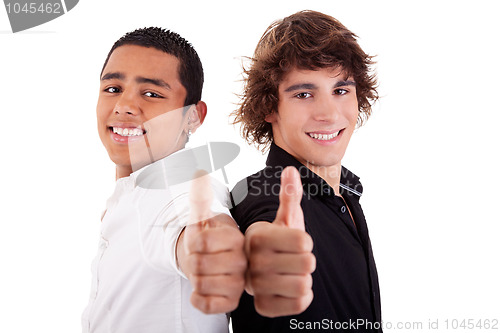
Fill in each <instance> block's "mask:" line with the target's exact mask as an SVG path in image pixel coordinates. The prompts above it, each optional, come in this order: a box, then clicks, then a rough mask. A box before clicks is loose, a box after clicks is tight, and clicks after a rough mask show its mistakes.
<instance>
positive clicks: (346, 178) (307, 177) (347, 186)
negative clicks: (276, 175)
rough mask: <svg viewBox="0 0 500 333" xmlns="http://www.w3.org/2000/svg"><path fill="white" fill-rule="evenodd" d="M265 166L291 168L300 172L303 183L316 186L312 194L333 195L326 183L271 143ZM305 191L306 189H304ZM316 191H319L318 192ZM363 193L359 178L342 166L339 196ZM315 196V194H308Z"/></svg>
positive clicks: (359, 195)
mask: <svg viewBox="0 0 500 333" xmlns="http://www.w3.org/2000/svg"><path fill="white" fill-rule="evenodd" d="M266 165H267V166H268V167H281V168H283V169H284V168H285V167H287V166H293V167H295V168H296V169H297V170H299V172H300V176H301V178H302V182H303V183H309V184H312V185H315V186H317V188H316V190H314V191H313V192H317V194H322V195H325V194H326V195H333V194H334V193H333V189H332V188H331V187H330V185H328V184H327V182H326V181H325V180H324V179H323V178H321V177H320V176H318V175H317V174H315V173H314V172H312V171H311V170H310V169H309V168H307V167H306V166H305V165H303V164H302V163H300V162H299V161H297V159H295V157H293V156H292V155H290V154H289V153H288V152H287V151H285V150H284V149H282V148H281V147H278V146H277V145H276V144H275V143H274V142H273V143H271V149H270V150H269V155H268V156H267V161H266ZM304 189H306V187H304ZM317 189H320V190H319V191H318V190H317ZM362 193H363V186H362V185H361V182H360V181H359V177H358V176H356V175H355V174H354V173H352V172H351V171H349V170H348V169H347V168H345V167H343V166H342V170H341V176H340V194H342V195H344V194H346V195H349V196H351V195H354V196H356V197H358V198H359V197H361V194H362ZM310 194H315V193H310Z"/></svg>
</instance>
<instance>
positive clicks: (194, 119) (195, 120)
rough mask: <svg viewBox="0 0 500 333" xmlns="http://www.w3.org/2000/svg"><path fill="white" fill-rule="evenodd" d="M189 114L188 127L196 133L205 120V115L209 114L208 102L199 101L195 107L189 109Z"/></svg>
mask: <svg viewBox="0 0 500 333" xmlns="http://www.w3.org/2000/svg"><path fill="white" fill-rule="evenodd" d="M188 116H189V117H188V119H189V122H188V127H189V129H190V130H191V133H194V132H195V131H196V130H197V129H198V127H200V126H201V124H203V122H204V121H205V117H206V116H207V104H205V102H203V101H199V102H198V103H196V105H195V106H194V107H191V108H190V109H189V111H188Z"/></svg>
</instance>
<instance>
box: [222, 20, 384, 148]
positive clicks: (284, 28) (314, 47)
mask: <svg viewBox="0 0 500 333" xmlns="http://www.w3.org/2000/svg"><path fill="white" fill-rule="evenodd" d="M356 38H357V36H356V35H355V34H354V33H352V32H351V31H349V30H348V29H347V28H346V27H345V26H343V25H342V24H341V23H340V22H339V21H338V20H336V19H335V18H333V17H331V16H328V15H326V14H323V13H320V12H315V11H310V10H306V11H300V12H298V13H295V14H293V15H290V16H288V17H285V18H284V19H282V20H279V21H276V22H274V23H272V24H271V25H270V26H269V27H268V28H267V30H266V32H264V34H263V35H262V37H261V39H260V41H259V43H258V44H257V47H256V49H255V52H254V56H253V57H252V58H249V59H250V60H251V63H250V67H249V68H248V69H246V68H244V69H243V71H244V81H245V85H244V90H243V94H242V95H241V101H240V103H239V108H238V109H237V110H235V111H234V112H232V114H231V115H232V116H233V117H234V119H233V124H238V123H241V132H242V136H243V138H244V139H245V140H246V141H247V142H248V143H250V144H251V143H253V144H255V145H256V146H257V147H258V148H261V150H262V151H263V152H264V151H266V150H267V148H269V146H270V144H271V142H272V140H273V131H272V127H271V124H270V123H268V122H266V120H265V118H266V116H267V115H269V114H272V113H273V112H277V110H278V98H279V97H278V86H279V84H280V82H281V81H282V79H283V78H284V76H285V75H286V74H287V72H289V71H290V70H292V69H295V68H298V69H309V70H317V69H321V68H335V67H341V68H342V70H343V73H345V74H346V75H347V76H352V77H353V78H354V81H355V82H356V95H357V99H358V108H359V116H358V125H362V124H363V123H364V121H365V120H367V119H368V117H369V116H370V114H371V111H372V104H373V103H374V102H375V101H376V100H377V99H378V93H377V89H376V88H377V87H376V86H377V79H376V76H375V74H374V73H372V71H371V66H372V65H373V64H374V61H373V57H372V56H369V55H368V54H366V53H365V52H364V51H363V50H362V49H361V47H360V46H359V45H358V43H357V41H356Z"/></svg>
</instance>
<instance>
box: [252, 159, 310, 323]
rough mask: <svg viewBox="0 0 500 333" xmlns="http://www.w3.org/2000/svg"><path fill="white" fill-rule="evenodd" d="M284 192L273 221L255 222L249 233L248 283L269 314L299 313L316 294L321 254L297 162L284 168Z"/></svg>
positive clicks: (260, 309)
mask: <svg viewBox="0 0 500 333" xmlns="http://www.w3.org/2000/svg"><path fill="white" fill-rule="evenodd" d="M279 198H280V205H279V208H278V211H277V213H276V218H275V220H274V222H273V223H268V222H256V223H254V224H252V225H251V226H250V227H249V228H248V230H247V232H246V235H245V251H246V253H247V256H248V260H249V264H248V265H249V267H248V272H247V279H246V286H245V287H246V290H247V292H248V293H249V294H251V295H253V296H254V305H255V309H256V310H257V312H258V313H259V314H261V315H262V316H266V317H278V316H287V315H294V314H299V313H301V312H303V311H304V310H305V309H307V307H308V306H309V304H311V302H312V299H313V292H312V276H311V273H312V272H313V271H314V270H315V268H316V258H315V257H314V255H313V254H312V249H313V241H312V238H311V237H310V236H309V234H308V233H307V232H306V231H305V227H304V214H303V212H302V208H301V207H300V201H301V199H302V183H301V181H300V175H299V173H298V171H297V170H296V169H295V168H293V167H287V168H286V169H285V170H283V172H282V174H281V188H280V195H279Z"/></svg>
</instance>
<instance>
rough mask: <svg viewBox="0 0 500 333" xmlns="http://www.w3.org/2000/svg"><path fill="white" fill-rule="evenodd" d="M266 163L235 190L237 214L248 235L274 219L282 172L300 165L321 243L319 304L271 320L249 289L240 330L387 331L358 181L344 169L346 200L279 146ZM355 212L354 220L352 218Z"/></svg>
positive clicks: (309, 226)
mask: <svg viewBox="0 0 500 333" xmlns="http://www.w3.org/2000/svg"><path fill="white" fill-rule="evenodd" d="M266 164H267V166H266V167H265V168H264V169H263V170H261V171H259V172H258V173H256V174H253V175H251V176H249V177H247V178H246V179H244V180H242V181H240V182H239V183H238V184H237V185H236V186H235V187H234V189H233V190H232V191H231V198H232V200H233V206H234V203H236V206H235V207H234V208H233V209H232V210H231V213H232V215H233V217H234V219H235V220H236V222H237V223H238V225H239V226H240V229H241V231H242V232H243V233H244V232H245V231H246V229H247V228H248V227H249V226H250V225H251V224H252V223H254V222H257V221H268V222H272V221H273V220H274V218H275V217H276V212H277V210H278V206H279V188H280V175H281V171H282V170H283V169H284V168H285V167H287V166H294V167H296V168H297V169H298V170H299V172H300V175H301V179H302V185H303V188H304V194H303V198H302V201H301V207H302V210H303V212H304V221H305V229H306V231H307V232H308V233H309V234H310V235H311V237H312V239H313V241H314V248H313V254H314V255H315V256H316V270H315V271H314V272H313V273H312V277H313V287H312V288H313V293H314V299H313V301H312V303H311V305H310V306H309V307H308V308H307V309H306V310H305V311H304V312H303V313H301V314H299V315H295V316H287V317H278V318H266V317H262V316H260V315H259V314H258V313H257V312H256V311H255V308H254V304H253V297H252V296H250V295H248V294H247V293H246V292H244V293H243V296H242V297H241V299H240V304H239V306H238V308H237V309H236V310H235V311H233V312H232V314H231V317H232V320H233V331H234V333H242V332H251V333H255V332H258V333H264V332H288V331H291V332H294V331H297V330H301V329H304V330H307V329H311V330H314V331H325V332H326V331H344V332H382V330H381V327H380V325H381V324H380V322H381V311H380V291H379V285H378V277H377V269H376V267H375V261H374V259H373V253H372V248H371V244H370V238H369V235H368V229H367V226H366V221H365V217H364V215H363V211H362V209H361V206H360V204H359V198H360V196H361V193H362V191H363V188H362V186H361V183H360V182H359V178H358V177H357V176H356V175H354V174H353V173H351V172H350V171H349V170H347V169H345V168H344V167H342V175H341V180H340V194H341V195H342V197H343V198H344V200H345V202H344V200H343V199H342V197H340V196H336V195H335V193H334V190H333V188H332V187H330V186H329V185H328V184H327V183H326V181H324V180H323V179H322V178H321V177H319V176H318V175H316V174H315V173H314V172H312V171H311V170H309V169H308V168H307V167H305V166H304V165H302V164H301V163H300V162H298V161H297V160H296V159H295V158H294V157H293V156H291V155H290V154H288V153H287V152H286V151H284V150H283V149H281V148H280V147H278V146H276V145H275V144H272V145H271V150H270V152H269V156H268V158H267V162H266ZM346 203H347V205H348V207H349V209H350V211H351V214H352V216H353V218H354V221H355V223H354V222H353V220H352V219H351V216H350V214H349V210H348V209H347V208H346V206H345V205H346Z"/></svg>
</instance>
